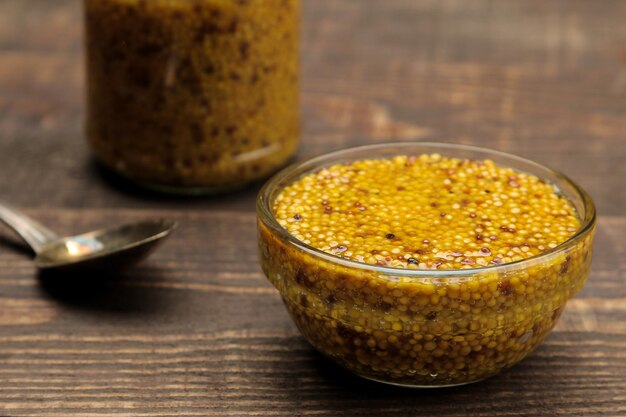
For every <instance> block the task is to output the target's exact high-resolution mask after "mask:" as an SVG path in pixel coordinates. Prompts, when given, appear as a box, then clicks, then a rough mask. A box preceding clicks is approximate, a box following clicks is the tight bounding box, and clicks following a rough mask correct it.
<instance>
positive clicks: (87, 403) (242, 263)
mask: <svg viewBox="0 0 626 417" xmlns="http://www.w3.org/2000/svg"><path fill="white" fill-rule="evenodd" d="M304 6H305V7H304V14H303V23H304V28H303V33H304V37H303V97H302V102H303V103H302V104H303V113H304V122H305V132H304V135H303V144H302V147H301V151H300V155H299V156H300V157H303V156H307V155H311V154H316V153H321V152H326V151H328V150H332V149H337V148H341V147H345V146H350V145H356V144H366V143H374V142H385V141H391V140H414V139H424V140H426V139H432V140H445V141H451V142H458V143H466V144H475V145H481V146H487V147H493V148H497V149H501V150H504V151H509V152H513V153H517V154H520V155H523V156H526V157H529V158H531V159H535V160H537V161H540V162H543V163H547V164H549V165H551V166H553V167H555V168H557V169H559V170H562V171H564V172H566V173H567V174H568V175H569V176H571V177H573V178H574V179H576V180H577V181H579V182H580V183H581V184H582V185H583V186H585V187H586V188H587V189H588V190H589V191H590V193H591V194H592V196H593V197H594V199H595V201H596V203H597V205H598V209H599V213H600V220H599V229H598V233H597V240H596V251H595V253H594V264H593V272H592V275H591V277H590V279H589V282H588V284H587V286H586V287H585V288H584V290H583V291H582V292H581V293H580V294H579V295H578V296H577V297H576V298H575V299H574V300H572V301H571V302H570V303H569V304H568V306H567V308H566V310H565V313H564V314H563V316H562V318H561V320H560V322H559V324H558V326H557V328H556V329H555V331H554V332H553V333H552V335H551V336H550V337H549V338H548V340H547V341H546V342H545V343H544V344H543V345H541V347H539V348H538V349H537V351H536V352H535V353H534V354H533V355H532V356H530V357H529V358H527V359H526V360H525V361H524V362H522V363H521V364H519V365H518V366H516V367H514V368H512V369H510V370H508V371H506V372H504V373H502V374H501V375H499V376H497V377H495V378H492V379H489V380H487V381H484V382H482V383H479V384H474V385H471V386H467V387H461V388H455V389H445V390H429V391H419V390H403V389H397V388H390V387H385V386H381V385H377V384H373V383H369V382H366V381H362V380H360V379H358V378H356V377H353V376H351V375H350V374H348V373H346V372H344V371H342V370H341V369H338V368H337V367H335V366H334V365H332V364H331V363H329V362H328V361H326V360H325V359H324V358H322V357H321V356H320V355H318V354H317V353H315V351H314V350H313V349H312V348H310V347H309V346H308V345H307V343H306V342H305V341H304V340H303V339H302V338H301V337H300V336H299V334H298V332H297V330H296V329H295V327H294V326H293V324H292V323H291V322H290V320H289V318H288V316H287V314H286V312H285V309H284V308H283V306H282V304H281V301H280V298H279V297H278V295H277V294H276V292H275V291H274V290H273V288H272V287H271V285H270V284H269V283H267V282H266V280H265V279H264V277H263V275H262V272H261V271H260V268H259V266H258V261H257V255H256V240H255V239H256V238H255V229H254V222H255V217H254V211H253V210H254V198H255V194H256V192H257V190H258V187H259V185H258V184H256V185H253V186H251V187H249V188H248V189H246V190H242V191H239V192H236V193H233V194H229V195H225V196H221V197H215V198H201V199H180V198H172V197H167V196H160V195H155V194H151V193H148V192H145V191H142V190H138V189H136V188H134V187H132V186H129V185H127V184H124V183H121V182H120V181H119V180H117V179H115V178H112V177H111V176H110V175H107V174H106V173H103V172H102V171H101V170H100V169H98V168H97V167H96V166H95V165H94V164H93V162H92V161H91V160H90V158H89V153H88V150H87V149H86V146H85V145H84V140H83V133H82V117H83V107H82V106H83V101H82V97H83V94H84V91H83V81H82V80H83V69H82V65H81V64H82V49H81V45H82V38H81V37H82V31H81V26H80V25H81V10H80V1H79V0H53V1H51V0H0V197H1V198H4V199H8V200H11V201H13V202H15V203H16V204H17V205H20V206H23V207H25V208H26V210H27V212H28V213H29V214H31V215H32V216H33V217H35V218H37V219H40V220H41V221H42V222H46V223H48V224H49V225H50V226H51V227H54V228H55V229H58V231H59V232H61V233H71V232H77V231H83V230H87V229H91V228H95V227H100V226H104V225H108V224H111V223H117V222H126V221H132V220H135V219H140V218H144V217H160V216H169V217H174V218H175V219H177V220H178V221H179V222H180V224H181V228H180V230H178V231H177V233H176V234H175V235H174V236H172V239H171V240H170V241H169V242H168V243H167V244H166V245H165V246H163V247H162V248H161V249H160V251H159V253H158V256H155V257H154V258H152V259H151V260H149V261H147V262H146V263H145V264H143V265H142V266H140V267H137V268H136V269H134V270H131V271H128V272H126V273H124V274H121V275H119V276H115V277H93V276H85V277H74V279H65V280H58V279H54V280H52V279H50V277H40V276H38V275H37V273H36V271H35V269H34V267H33V266H32V264H31V262H30V260H29V255H28V252H27V251H24V250H23V248H22V245H21V244H20V242H19V240H17V239H16V238H15V237H14V236H13V235H12V234H11V233H10V232H8V231H6V230H5V229H2V230H0V416H1V415H7V416H23V415H29V416H30V415H33V416H35V415H41V416H71V415H77V416H108V415H116V416H120V415H121V416H169V415H178V416H240V415H258V416H305V415H307V416H308V415H311V416H383V417H387V416H422V415H423V416H432V415H437V416H459V417H460V416H594V415H598V416H599V415H602V416H626V353H625V352H626V260H625V259H626V258H625V257H624V255H625V254H626V239H625V238H624V236H626V214H625V209H624V207H626V192H625V191H624V182H625V181H626V163H624V161H626V139H625V138H624V134H625V132H626V117H625V116H626V26H625V25H624V24H623V16H625V15H626V3H624V2H620V1H617V0H615V1H613V0H605V1H603V2H602V3H601V4H600V3H599V2H595V1H593V0H571V1H567V2H544V1H539V0H531V1H513V0H502V1H497V2H492V1H487V0H476V1H471V2H467V1H458V0H457V1H452V0H443V1H435V0H420V1H416V0H385V1H380V0H305V2H304ZM102 278H108V279H102Z"/></svg>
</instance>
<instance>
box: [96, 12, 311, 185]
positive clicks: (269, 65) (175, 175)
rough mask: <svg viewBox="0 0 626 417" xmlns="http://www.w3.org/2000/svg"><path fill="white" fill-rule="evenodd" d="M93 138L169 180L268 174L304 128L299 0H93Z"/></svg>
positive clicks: (230, 180) (160, 180)
mask: <svg viewBox="0 0 626 417" xmlns="http://www.w3.org/2000/svg"><path fill="white" fill-rule="evenodd" d="M84 7H85V23H86V24H85V26H86V63H87V137H88V140H89V143H90V145H91V148H92V150H93V152H94V154H95V156H96V158H97V159H98V160H99V161H100V162H101V163H102V164H104V165H105V166H106V167H108V168H110V169H112V170H114V171H116V172H117V173H119V174H121V175H123V176H124V177H127V178H129V179H131V180H133V181H136V182H139V183H142V184H144V185H148V186H151V187H153V188H158V189H160V190H164V191H174V192H187V193H207V192H216V191H222V190H229V189H232V188H236V187H240V186H242V185H244V184H247V183H249V182H251V181H255V180H258V179H260V178H263V177H265V176H267V175H269V174H270V173H272V172H273V171H275V170H276V169H277V168H279V167H280V166H281V165H283V164H284V163H285V162H286V161H287V160H288V159H289V158H290V157H291V156H292V155H293V154H294V152H295V150H296V148H297V144H298V138H299V103H298V65H299V54H298V50H299V48H298V42H299V0H264V1H253V0H84Z"/></svg>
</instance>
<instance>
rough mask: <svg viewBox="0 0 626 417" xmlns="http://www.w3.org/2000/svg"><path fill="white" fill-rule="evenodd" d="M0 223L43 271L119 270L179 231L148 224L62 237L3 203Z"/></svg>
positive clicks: (170, 225) (157, 222)
mask: <svg viewBox="0 0 626 417" xmlns="http://www.w3.org/2000/svg"><path fill="white" fill-rule="evenodd" d="M0 222H2V223H5V224H6V225H7V226H9V227H10V228H12V229H13V230H14V231H15V232H16V233H17V234H18V235H20V236H21V237H22V239H24V241H25V242H26V243H27V244H28V245H29V246H30V247H31V249H32V250H33V252H35V255H36V256H35V265H36V266H37V267H38V268H39V269H40V270H42V271H43V270H55V271H58V270H63V271H65V270H67V271H77V270H85V269H99V270H104V269H106V270H111V269H120V268H123V267H126V266H129V265H131V264H134V263H137V262H139V261H140V260H142V259H144V258H145V257H146V256H148V255H149V254H150V253H151V252H152V251H153V250H154V249H155V248H156V246H157V245H158V244H159V243H161V242H162V241H163V239H164V238H166V237H167V236H169V235H170V234H171V233H172V231H174V229H175V228H176V222H174V221H172V220H166V219H160V220H147V221H141V222H137V223H133V224H127V225H123V226H118V227H113V228H108V229H102V230H96V231H93V232H89V233H84V234H81V235H76V236H69V237H60V236H58V235H57V234H56V233H55V232H53V231H52V230H50V229H48V228H47V227H45V226H43V225H41V224H39V223H38V222H36V221H35V220H33V219H31V218H30V217H28V216H26V215H25V214H24V213H22V212H20V211H19V210H17V209H15V208H13V207H12V206H10V205H9V204H8V203H6V202H3V201H0Z"/></svg>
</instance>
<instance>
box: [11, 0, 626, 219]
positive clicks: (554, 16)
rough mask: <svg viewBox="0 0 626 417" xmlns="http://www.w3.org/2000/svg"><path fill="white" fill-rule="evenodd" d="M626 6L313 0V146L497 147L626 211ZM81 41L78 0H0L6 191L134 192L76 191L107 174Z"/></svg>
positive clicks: (605, 208)
mask: <svg viewBox="0 0 626 417" xmlns="http://www.w3.org/2000/svg"><path fill="white" fill-rule="evenodd" d="M624 15H626V4H624V3H623V2H620V1H604V2H602V6H600V5H599V4H598V3H597V2H593V1H581V0H575V1H551V2H545V1H487V0H484V1H481V0H477V1H470V2H466V1H460V0H459V1H452V0H446V1H435V0H432V1H430V0H423V1H413V0H385V1H379V0H344V1H335V0H316V1H305V2H304V3H303V23H302V24H303V40H302V63H303V67H302V83H301V87H302V97H301V101H302V108H303V125H304V132H303V136H302V146H301V150H300V153H299V156H307V155H311V154H318V153H322V152H326V151H328V150H331V149H337V148H341V147H346V146H349V145H356V144H367V143H376V142H385V141H392V140H401V141H408V140H416V139H419V140H437V141H439V140H441V141H448V142H457V143H464V144H474V145H479V146H485V147H492V148H496V149H500V150H504V151H507V152H512V153H516V154H520V155H522V156H525V157H528V158H531V159H534V160H537V161H539V162H542V163H545V164H548V165H550V166H552V167H554V168H557V169H559V170H562V171H564V172H566V173H568V174H569V175H571V176H573V177H574V179H575V180H577V181H579V182H580V183H581V184H582V185H583V186H585V187H587V188H588V189H589V190H590V192H591V194H592V195H593V197H595V199H596V201H597V202H598V205H599V209H600V212H602V213H604V214H618V213H620V212H621V211H620V210H622V207H624V206H626V194H625V193H623V192H616V190H618V189H620V188H622V185H621V184H622V181H623V180H624V179H625V178H626V168H625V166H626V165H625V164H624V163H623V161H624V160H625V159H626V139H624V132H626V117H624V110H625V109H626V26H624V25H623V16H624ZM82 41H83V39H82V14H81V2H80V1H78V0H2V1H0V146H1V147H0V166H1V167H2V169H3V172H11V173H12V175H13V176H14V177H13V179H12V180H8V179H4V180H2V181H0V194H11V195H14V196H15V199H16V200H17V201H16V203H17V204H19V205H27V206H38V205H41V204H45V201H44V200H43V199H41V198H40V196H41V194H42V193H44V194H45V193H49V192H50V190H51V189H54V190H55V191H54V194H55V195H54V197H53V198H54V199H55V201H58V202H60V203H62V204H64V205H67V206H70V207H71V206H79V205H80V206H83V205H84V204H88V205H89V204H91V205H94V206H102V205H112V204H114V201H115V200H116V199H120V200H124V199H127V197H128V196H123V195H118V194H117V193H115V192H114V193H112V194H111V195H110V196H108V197H107V201H100V197H99V194H98V193H97V191H95V190H94V189H93V188H91V187H85V188H83V189H82V190H81V191H82V192H81V193H80V195H77V194H76V193H74V192H72V190H73V187H74V185H75V184H76V183H77V182H85V181H86V182H89V183H93V184H96V183H97V182H98V181H100V180H99V179H98V178H97V175H96V176H95V177H94V175H93V174H94V171H93V169H91V167H90V166H91V161H90V159H89V158H88V151H87V147H86V145H85V142H84V140H83V137H84V133H83V114H84V112H83V99H84V94H85V92H84V68H83V51H82V46H83V42H82ZM28 161H37V163H36V164H29V165H28V169H21V168H20V167H22V166H24V164H25V163H26V164H28ZM86 168H88V169H86ZM17 179H19V181H17ZM16 187H19V188H20V189H28V190H30V192H28V193H23V192H17V190H16ZM231 198H236V197H231ZM87 201H88V203H87ZM246 202H249V201H248V200H247V199H246ZM133 203H134V204H135V203H136V204H142V203H141V201H134V202H133Z"/></svg>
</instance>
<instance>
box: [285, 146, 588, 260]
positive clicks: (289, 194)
mask: <svg viewBox="0 0 626 417" xmlns="http://www.w3.org/2000/svg"><path fill="white" fill-rule="evenodd" d="M274 212H275V215H276V218H277V219H278V221H279V223H280V224H281V225H282V226H283V227H285V228H286V229H287V230H288V231H289V232H290V233H291V234H292V235H294V236H295V237H296V238H298V239H299V240H301V241H303V242H306V243H308V244H309V245H311V246H313V247H315V248H318V249H321V250H323V251H324V252H327V253H330V254H333V255H336V256H340V257H343V258H347V259H352V260H356V261H359V262H365V263H371V264H376V265H383V266H391V267H395V268H409V269H467V268H476V267H480V266H486V265H490V264H491V265H493V264H504V263H510V262H515V261H518V260H521V259H525V258H528V257H531V256H535V255H538V254H540V253H542V252H544V251H545V250H547V249H551V248H554V247H556V246H557V245H559V244H560V243H563V242H564V241H566V240H567V239H568V238H569V237H570V236H571V235H573V234H574V233H575V232H576V230H578V228H579V227H580V220H579V219H578V216H577V214H576V212H575V209H574V207H573V206H572V204H571V203H570V202H569V201H568V200H567V199H565V198H561V197H560V195H559V194H558V192H557V190H555V187H554V186H553V185H552V184H550V183H547V182H545V181H543V180H541V179H540V178H538V177H536V176H534V175H530V174H526V173H522V172H517V171H515V170H513V169H511V168H506V167H500V166H498V165H496V164H495V163H494V162H493V161H490V160H486V161H473V160H462V159H456V158H446V157H443V156H440V155H436V154H434V155H421V156H419V157H409V156H398V157H395V158H391V159H371V160H361V161H356V162H352V163H348V164H337V165H333V166H330V167H328V168H326V169H322V170H320V171H318V172H316V173H313V174H310V175H307V176H305V177H304V178H301V179H300V180H298V181H296V182H294V183H293V184H291V185H289V186H288V187H286V188H285V189H284V190H283V192H282V193H281V194H280V195H279V196H278V197H277V198H276V201H275V204H274ZM538 230H541V232H539V233H538V232H536V231H538ZM317 231H322V232H323V233H321V234H320V233H315V232H317Z"/></svg>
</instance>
